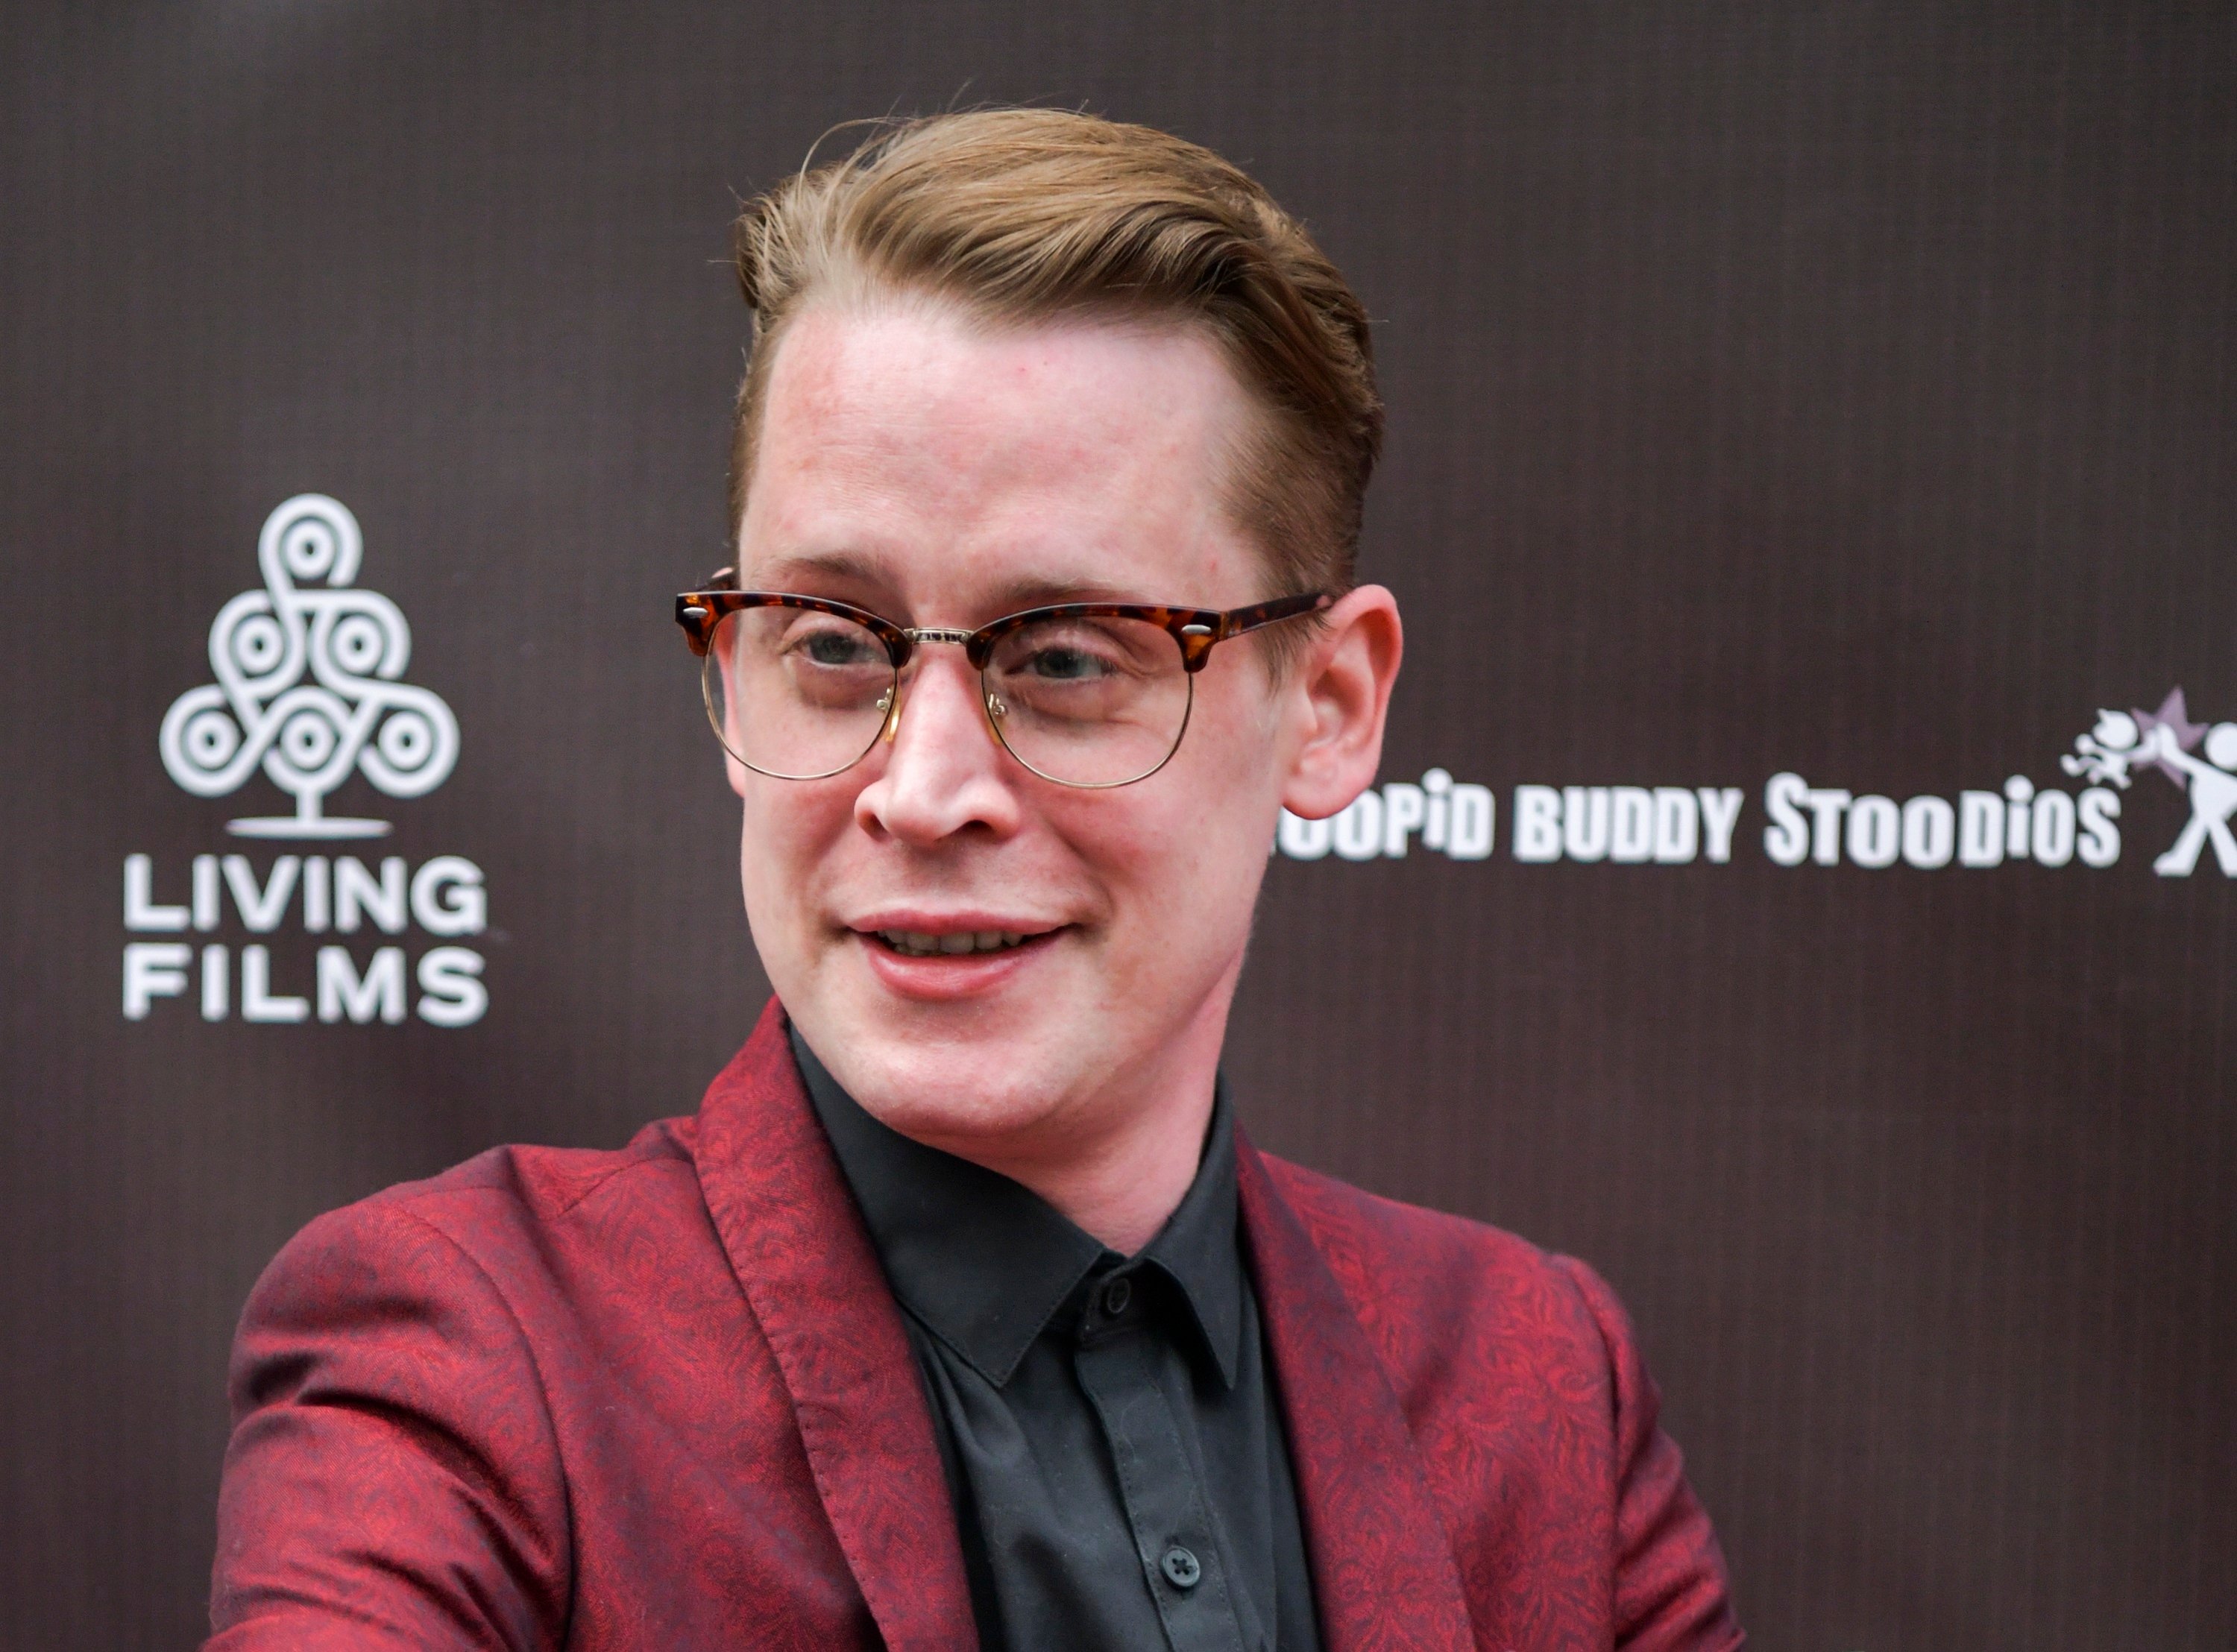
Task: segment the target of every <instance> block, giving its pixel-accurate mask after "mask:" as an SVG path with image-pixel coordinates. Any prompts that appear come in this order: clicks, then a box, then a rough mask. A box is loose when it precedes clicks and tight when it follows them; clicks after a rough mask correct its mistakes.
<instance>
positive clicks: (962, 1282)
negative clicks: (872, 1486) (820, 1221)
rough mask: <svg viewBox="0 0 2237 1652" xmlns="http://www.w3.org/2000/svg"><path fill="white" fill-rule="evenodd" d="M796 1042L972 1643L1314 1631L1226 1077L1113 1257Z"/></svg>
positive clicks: (1314, 1637)
mask: <svg viewBox="0 0 2237 1652" xmlns="http://www.w3.org/2000/svg"><path fill="white" fill-rule="evenodd" d="M792 1048H793V1054H794V1056H795V1059H796V1060H797V1061H798V1062H799V1063H800V1070H801V1074H802V1077H804V1078H805V1079H806V1080H807V1083H808V1096H809V1097H810V1098H811V1100H812V1101H813V1102H814V1103H815V1112H816V1116H818V1117H819V1118H820V1119H822V1122H823V1128H824V1130H825V1133H826V1134H827V1135H829V1137H830V1138H831V1145H832V1147H833V1149H835V1151H836V1153H837V1155H838V1157H839V1163H840V1167H841V1169H842V1170H843V1171H844V1172H845V1175H846V1177H847V1181H848V1186H849V1187H850V1188H852V1189H853V1190H854V1195H855V1202H856V1203H857V1204H858V1205H859V1206H860V1207H861V1211H862V1216H863V1220H864V1221H865V1222H866V1223H867V1224H868V1227H869V1230H870V1238H871V1241H872V1243H873V1244H874V1247H876V1249H877V1252H878V1256H879V1260H881V1262H882V1263H883V1264H884V1267H885V1271H886V1278H887V1280H888V1283H889V1284H891V1286H892V1287H893V1291H894V1296H895V1297H896V1298H897V1299H898V1300H899V1301H900V1303H901V1309H902V1313H901V1320H902V1323H903V1325H904V1326H906V1327H907V1332H908V1339H909V1346H910V1348H911V1350H912V1351H913V1352H914V1354H915V1356H916V1363H917V1370H918V1372H919V1373H920V1374H921V1376H922V1378H923V1379H924V1385H925V1392H926V1394H927V1398H928V1399H929V1400H930V1401H931V1407H932V1417H933V1428H934V1433H935V1434H936V1435H937V1436H938V1438H939V1441H940V1460H941V1461H942V1463H943V1464H945V1465H946V1467H947V1488H948V1492H949V1495H950V1497H952V1498H953V1500H954V1505H955V1518H956V1524H957V1527H958V1529H959V1530H960V1534H961V1537H962V1540H963V1560H964V1566H965V1569H966V1570H967V1572H968V1574H969V1576H970V1582H971V1604H972V1609H973V1614H974V1616H976V1617H977V1619H978V1623H979V1636H980V1642H981V1644H982V1645H984V1646H985V1647H986V1648H987V1649H988V1652H1002V1649H1016V1652H1033V1649H1039V1648H1045V1647H1057V1646H1062V1647H1067V1648H1072V1647H1078V1648H1109V1649H1112V1652H1122V1649H1123V1652H1138V1649H1142V1648H1147V1647H1158V1646H1170V1647H1171V1648H1173V1649H1175V1652H1199V1649H1203V1652H1209V1649H1211V1648H1221V1649H1241V1652H1317V1649H1318V1647H1319V1644H1320V1640H1319V1635H1318V1632H1317V1629H1316V1625H1315V1623H1314V1620H1313V1601H1312V1580H1311V1574H1310V1570H1308V1567H1307V1564H1306V1560H1305V1545H1304V1536H1303V1531H1302V1530H1301V1529H1300V1527H1299V1525H1298V1520H1297V1490H1296V1487H1295V1485H1294V1484H1293V1482H1292V1480H1291V1478H1290V1456H1289V1447H1288V1444H1287V1442H1286V1440H1285V1439H1284V1438H1283V1432H1282V1422H1281V1411H1280V1407H1279V1406H1278V1405H1277V1403H1276V1400H1275V1395H1274V1386H1273V1373H1272V1372H1271V1371H1270V1369H1269V1367H1268V1365H1267V1360H1266V1354H1265V1349H1264V1344H1263V1342H1262V1339H1261V1337H1260V1333H1259V1324H1258V1301H1257V1294H1256V1293H1254V1292H1253V1291H1252V1289H1251V1286H1250V1272H1249V1269H1248V1268H1246V1267H1245V1266H1244V1260H1243V1248H1242V1234H1241V1230H1240V1227H1239V1226H1238V1221H1237V1204H1236V1195H1235V1127H1234V1122H1233V1120H1232V1117H1231V1107H1230V1103H1229V1101H1228V1097H1227V1090H1226V1085H1225V1083H1224V1082H1223V1083H1221V1084H1220V1086H1219V1088H1218V1090H1217V1094H1216V1096H1215V1097H1214V1100H1213V1103H1212V1115H1211V1130H1210V1132H1209V1134H1208V1135H1207V1136H1206V1138H1205V1142H1204V1160H1203V1162H1202V1164H1201V1165H1200V1166H1199V1167H1198V1170H1197V1175H1196V1180H1195V1181H1194V1182H1193V1183H1191V1186H1190V1188H1189V1190H1188V1192H1187V1194H1186V1195H1184V1197H1183V1198H1182V1200H1181V1202H1180V1205H1179V1207H1178V1208H1177V1209H1176V1210H1175V1211H1174V1212H1173V1214H1172V1215H1171V1217H1170V1218H1169V1219H1168V1220H1167V1221H1166V1222H1165V1227H1163V1228H1161V1229H1160V1230H1159V1231H1158V1235H1157V1237H1156V1238H1154V1239H1152V1240H1151V1241H1150V1242H1149V1244H1148V1245H1147V1246H1145V1247H1144V1248H1143V1249H1142V1251H1141V1252H1140V1254H1138V1255H1136V1256H1134V1257H1132V1258H1131V1259H1130V1258H1127V1257H1123V1256H1121V1255H1119V1254H1118V1253H1117V1252H1116V1251H1113V1250H1111V1249H1109V1248H1108V1247H1105V1245H1103V1244H1102V1243H1101V1242H1100V1241H1098V1240H1096V1239H1095V1238H1094V1237H1092V1235H1091V1234H1087V1233H1086V1232H1084V1231H1082V1230H1081V1229H1080V1228H1079V1227H1075V1226H1073V1225H1072V1222H1070V1221H1067V1220H1066V1218H1065V1217H1063V1216H1062V1215H1060V1214H1058V1213H1057V1211H1056V1210H1055V1209H1053V1208H1052V1207H1051V1206H1049V1205H1048V1204H1046V1203H1045V1202H1044V1201H1042V1200H1041V1199H1040V1198H1039V1197H1038V1196H1037V1195H1034V1194H1033V1193H1032V1192H1030V1191H1028V1190H1027V1189H1026V1188H1024V1187H1022V1186H1020V1184H1018V1183H1017V1182H1014V1181H1011V1180H1010V1179H1009V1178H1008V1177H1006V1176H1002V1175H996V1174H995V1173H994V1172H993V1171H991V1170H987V1169H985V1168H981V1167H980V1166H978V1165H975V1164H973V1163H970V1162H968V1161H967V1160H963V1159H959V1158H956V1157H954V1155H950V1154H946V1153H942V1152H940V1151H939V1150H938V1149H934V1148H928V1147H926V1146H924V1145H923V1144H922V1143H921V1142H913V1141H911V1140H909V1139H908V1138H907V1136H904V1135H900V1134H899V1133H898V1132H896V1131H894V1130H892V1129H888V1128H887V1127H886V1126H885V1125H883V1124H881V1123H880V1122H878V1121H877V1120H875V1119H874V1118H872V1117H871V1116H869V1115H868V1113H866V1112H864V1111H863V1110H862V1109H861V1106H860V1105H858V1104H857V1103H856V1102H855V1100H854V1098H853V1097H851V1096H848V1094H847V1092H846V1091H845V1090H843V1089H841V1088H840V1087H839V1084H838V1083H837V1082H836V1081H835V1080H834V1079H833V1078H832V1076H830V1074H829V1073H828V1072H827V1071H825V1070H824V1068H823V1065H822V1063H820V1062H819V1061H817V1060H816V1058H815V1053H814V1052H813V1051H812V1050H809V1049H808V1046H807V1044H806V1043H804V1042H803V1041H802V1039H801V1037H800V1036H799V1035H798V1033H796V1032H795V1034H794V1035H793V1040H792Z"/></svg>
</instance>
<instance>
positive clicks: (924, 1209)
mask: <svg viewBox="0 0 2237 1652" xmlns="http://www.w3.org/2000/svg"><path fill="white" fill-rule="evenodd" d="M792 1053H793V1059H794V1060H795V1062H796V1063H798V1064H799V1067H800V1076H801V1077H802V1080H803V1081H804V1082H805V1083H806V1085H807V1089H808V1099H809V1101H810V1102H812V1103H813V1104H814V1106H815V1116H816V1117H817V1118H818V1119H820V1120H821V1121H822V1125H823V1130H824V1134H825V1135H828V1137H829V1138H830V1140H831V1146H832V1150H833V1151H834V1152H835V1154H836V1155H838V1159H839V1168H840V1169H841V1172H842V1173H843V1174H844V1175H845V1176H846V1178H847V1184H848V1187H849V1188H851V1189H852V1190H853V1191H854V1195H855V1203H856V1204H857V1205H858V1206H859V1207H861V1212H862V1219H863V1221H864V1222H865V1223H866V1224H867V1225H868V1227H869V1230H870V1241H871V1243H872V1244H873V1246H874V1247H875V1248H876V1250H877V1253H878V1258H879V1260H880V1261H881V1262H882V1263H883V1264H884V1266H885V1270H886V1278H887V1280H888V1283H889V1284H890V1285H891V1286H892V1287H893V1290H894V1295H895V1296H897V1297H899V1298H900V1299H901V1301H902V1302H903V1303H904V1304H905V1305H906V1306H907V1308H908V1309H909V1311H910V1312H911V1313H914V1315H915V1316H916V1317H917V1318H918V1319H919V1320H921V1321H922V1322H923V1323H924V1325H925V1326H927V1328H928V1329H929V1330H930V1331H931V1332H932V1333H933V1334H934V1335H935V1336H937V1337H938V1338H939V1339H940V1340H941V1341H942V1342H944V1343H946V1344H947V1346H949V1347H951V1348H953V1349H954V1351H955V1352H956V1353H958V1354H960V1356H961V1357H962V1358H963V1359H966V1360H967V1361H968V1362H969V1363H970V1365H971V1366H972V1367H973V1369H974V1370H976V1371H977V1372H979V1373H980V1375H981V1376H983V1377H985V1378H986V1379H987V1380H988V1381H989V1382H992V1383H993V1384H994V1385H996V1386H997V1387H1000V1386H1002V1385H1005V1384H1006V1383H1007V1382H1008V1381H1009V1379H1010V1378H1011V1376H1012V1375H1013V1373H1014V1372H1016V1370H1017V1368H1018V1362H1019V1361H1020V1359H1024V1358H1025V1354H1026V1349H1027V1348H1028V1347H1030V1346H1032V1345H1033V1339H1034V1338H1035V1337H1037V1336H1039V1334H1040V1333H1041V1332H1042V1331H1043V1330H1044V1329H1046V1327H1047V1326H1048V1324H1049V1322H1050V1321H1051V1320H1053V1318H1055V1316H1056V1314H1057V1312H1058V1310H1059V1309H1060V1308H1062V1307H1063V1306H1065V1304H1066V1300H1068V1299H1069V1298H1071V1296H1072V1293H1073V1292H1075V1291H1076V1290H1078V1289H1079V1287H1080V1285H1081V1283H1082V1281H1084V1280H1086V1279H1087V1278H1088V1276H1089V1275H1091V1274H1098V1273H1101V1272H1104V1271H1106V1270H1111V1269H1115V1268H1117V1267H1120V1266H1122V1265H1124V1264H1125V1259H1124V1258H1122V1257H1120V1256H1119V1254H1118V1253H1117V1252H1115V1251H1112V1250H1111V1249H1109V1248H1107V1247H1105V1245H1104V1244H1103V1243H1102V1241H1099V1240H1098V1239H1096V1238H1095V1237H1094V1235H1092V1234H1089V1233H1086V1231H1084V1230H1083V1229H1081V1228H1080V1227H1077V1226H1075V1225H1074V1224H1073V1223H1072V1221H1069V1220H1067V1219H1066V1217H1065V1216H1063V1215H1062V1214H1059V1212H1058V1211H1057V1210H1056V1209H1055V1208H1053V1206H1051V1205H1049V1204H1048V1203H1047V1202H1046V1201H1044V1200H1042V1199H1041V1198H1040V1197H1039V1195H1037V1194H1034V1193H1033V1192H1032V1191H1031V1190H1030V1189H1028V1188H1026V1187H1024V1186H1022V1185H1021V1184H1020V1183H1018V1182H1015V1181H1011V1180H1010V1178H1009V1177H1007V1176H1005V1175H998V1174H997V1173H996V1172H994V1171H992V1170H989V1169H987V1168H984V1167H983V1166H980V1165H976V1164H973V1163H972V1162H970V1161H969V1160H967V1159H959V1158H957V1157H956V1156H955V1155H953V1154H950V1153H943V1152H941V1151H940V1149H937V1148H930V1147H927V1146H925V1145H924V1144H923V1143H922V1142H915V1141H912V1140H911V1139H910V1138H909V1137H907V1136H906V1135H901V1133H900V1132H899V1131H898V1130H895V1129H891V1128H890V1127H888V1125H885V1124H883V1123H881V1122H879V1121H878V1120H876V1119H874V1118H873V1117H871V1116H870V1115H869V1114H868V1112H866V1111H864V1110H863V1109H862V1107H861V1103H860V1102H856V1101H855V1098H854V1097H853V1096H849V1095H848V1094H847V1092H846V1091H845V1090H844V1089H841V1087H840V1084H839V1082H838V1081H837V1080H836V1079H835V1078H833V1077H832V1076H831V1075H830V1073H829V1072H828V1070H826V1069H825V1068H824V1065H823V1063H822V1062H820V1061H818V1060H817V1059H816V1057H815V1051H814V1050H810V1049H809V1048H808V1043H807V1040H805V1039H803V1038H802V1037H801V1036H800V1033H799V1031H798V1030H797V1029H795V1030H793V1033H792ZM1236 1223H1237V1205H1236V1191H1235V1123H1234V1118H1233V1108H1232V1106H1231V1102H1230V1101H1229V1099H1228V1094H1227V1082H1226V1080H1225V1078H1224V1077H1222V1078H1221V1079H1220V1080H1219V1081H1218V1082H1217V1085H1216V1087H1215V1089H1214V1091H1213V1096H1212V1106H1211V1128H1210V1129H1208V1130H1207V1131H1206V1132H1205V1135H1204V1157H1203V1160H1202V1162H1200V1163H1199V1164H1198V1167H1197V1173H1196V1179H1195V1180H1194V1181H1191V1183H1190V1184H1189V1189H1188V1191H1187V1193H1185V1194H1184V1195H1182V1198H1181V1202H1180V1203H1179V1205H1178V1206H1177V1207H1176V1208H1174V1211H1173V1214H1171V1216H1170V1217H1168V1218H1167V1219H1166V1221H1165V1226H1164V1227H1161V1228H1159V1229H1158V1234H1157V1236H1156V1237H1155V1238H1153V1239H1152V1240H1151V1241H1150V1242H1149V1244H1148V1245H1146V1246H1145V1247H1143V1249H1142V1252H1141V1254H1140V1255H1139V1257H1138V1259H1137V1261H1136V1263H1135V1265H1136V1266H1139V1267H1155V1268H1156V1269H1158V1271H1159V1272H1160V1273H1162V1274H1165V1276H1166V1277H1167V1278H1168V1279H1170V1280H1171V1281H1172V1282H1173V1284H1174V1285H1175V1286H1177V1287H1178V1291H1177V1292H1176V1293H1174V1294H1175V1295H1176V1296H1177V1297H1178V1300H1181V1301H1183V1302H1184V1303H1186V1304H1187V1306H1188V1317H1189V1319H1190V1320H1191V1321H1192V1322H1193V1324H1194V1326H1195V1327H1196V1330H1197V1333H1198V1340H1199V1341H1200V1343H1201V1345H1202V1350H1203V1352H1204V1353H1205V1354H1206V1355H1208V1356H1209V1358H1210V1359H1211V1362H1212V1364H1213V1366H1215V1367H1216V1368H1217V1371H1218V1373H1219V1378H1220V1380H1221V1382H1222V1383H1223V1384H1224V1385H1225V1386H1227V1387H1230V1388H1231V1387H1233V1386H1234V1385H1235V1373H1236V1366H1237V1359H1238V1357H1239V1354H1240V1352H1241V1349H1240V1343H1241V1340H1242V1335H1243V1289H1244V1281H1243V1256H1242V1249H1241V1245H1240V1240H1239V1237H1238V1234H1237V1226H1236Z"/></svg>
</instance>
